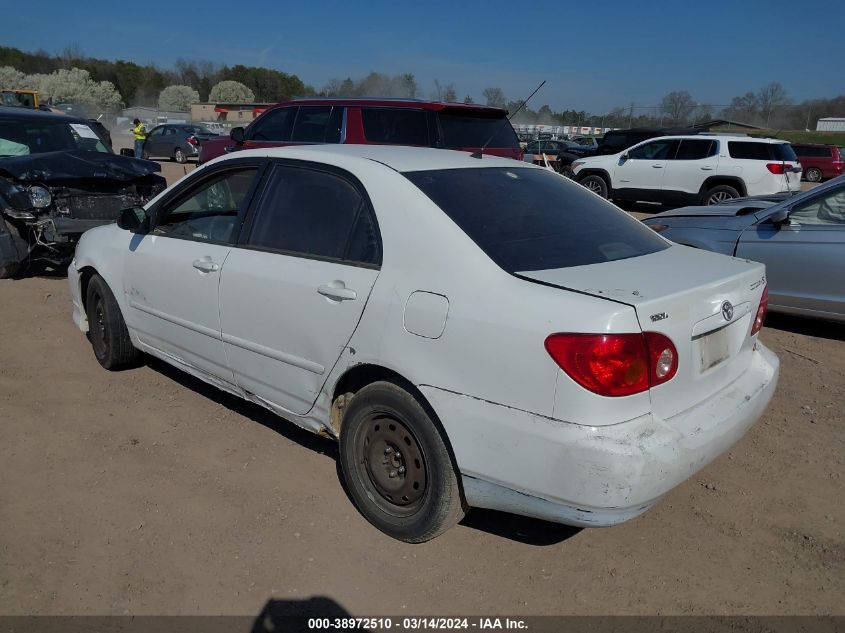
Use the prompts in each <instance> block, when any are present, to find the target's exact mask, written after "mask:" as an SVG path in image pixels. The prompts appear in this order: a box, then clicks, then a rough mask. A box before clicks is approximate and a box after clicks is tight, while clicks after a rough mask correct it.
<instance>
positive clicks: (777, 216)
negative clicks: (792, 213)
mask: <svg viewBox="0 0 845 633" xmlns="http://www.w3.org/2000/svg"><path fill="white" fill-rule="evenodd" d="M769 221H770V222H771V223H772V224H776V225H778V226H780V225H781V224H786V223H787V222H789V209H779V210H778V211H776V212H775V213H773V214H772V215H770V216H769Z"/></svg>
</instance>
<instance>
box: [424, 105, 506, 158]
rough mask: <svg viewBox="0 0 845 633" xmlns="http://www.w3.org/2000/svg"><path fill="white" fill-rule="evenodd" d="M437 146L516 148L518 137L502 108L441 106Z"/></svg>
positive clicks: (438, 115)
mask: <svg viewBox="0 0 845 633" xmlns="http://www.w3.org/2000/svg"><path fill="white" fill-rule="evenodd" d="M437 118H438V121H439V124H440V146H441V147H444V148H446V149H465V148H480V147H483V146H484V145H485V143H486V144H487V147H495V148H509V149H519V139H517V137H516V132H514V131H513V126H512V125H511V123H510V121H508V118H507V116H506V115H505V113H504V112H501V113H500V112H491V113H489V114H488V113H486V112H484V111H475V112H474V111H471V110H470V111H461V110H449V109H448V108H447V109H444V110H440V112H438V114H437Z"/></svg>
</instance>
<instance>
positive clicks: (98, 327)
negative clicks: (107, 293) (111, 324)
mask: <svg viewBox="0 0 845 633" xmlns="http://www.w3.org/2000/svg"><path fill="white" fill-rule="evenodd" d="M92 299H93V302H92V303H93V304H94V305H93V308H94V309H93V311H92V312H93V314H92V315H91V316H92V317H93V319H91V320H90V322H89V329H90V331H91V336H90V339H91V347H93V348H94V355H95V356H96V357H97V359H98V360H102V359H103V358H105V357H106V351H107V342H106V309H105V307H104V306H103V297H102V296H101V295H100V293H98V292H96V291H94V292H92Z"/></svg>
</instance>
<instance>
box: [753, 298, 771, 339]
mask: <svg viewBox="0 0 845 633" xmlns="http://www.w3.org/2000/svg"><path fill="white" fill-rule="evenodd" d="M768 311H769V287H768V286H766V287H765V288H763V296H762V297H760V305H759V306H758V307H757V316H755V317H754V325H752V326H751V336H754V335H755V334H757V332H759V331H760V330H761V329H763V321H765V320H766V312H768Z"/></svg>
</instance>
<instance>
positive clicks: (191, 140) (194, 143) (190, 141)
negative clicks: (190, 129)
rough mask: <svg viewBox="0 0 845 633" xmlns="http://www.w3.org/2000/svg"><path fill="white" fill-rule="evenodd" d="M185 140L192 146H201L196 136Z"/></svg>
mask: <svg viewBox="0 0 845 633" xmlns="http://www.w3.org/2000/svg"><path fill="white" fill-rule="evenodd" d="M185 140H186V141H188V143H190V144H191V145H199V144H200V142H199V141H198V140H197V137H196V136H189V137H188V138H186V139H185Z"/></svg>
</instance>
